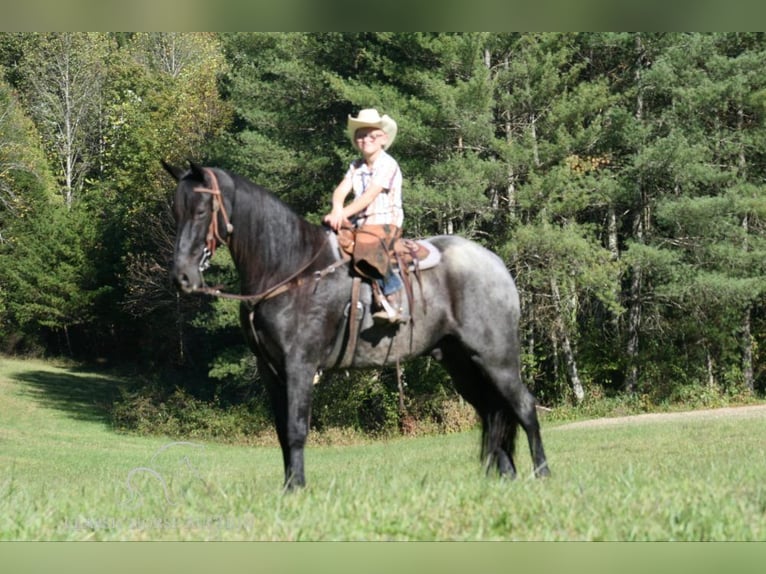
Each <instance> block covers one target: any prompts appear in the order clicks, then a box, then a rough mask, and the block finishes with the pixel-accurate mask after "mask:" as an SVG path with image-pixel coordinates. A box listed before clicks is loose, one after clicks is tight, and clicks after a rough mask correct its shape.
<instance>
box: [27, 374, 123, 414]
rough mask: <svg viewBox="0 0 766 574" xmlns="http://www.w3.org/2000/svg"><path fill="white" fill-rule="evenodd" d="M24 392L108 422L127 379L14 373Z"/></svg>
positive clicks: (43, 402)
mask: <svg viewBox="0 0 766 574" xmlns="http://www.w3.org/2000/svg"><path fill="white" fill-rule="evenodd" d="M12 378H13V379H15V380H16V381H18V382H20V383H22V389H21V393H22V394H23V395H24V396H27V397H29V398H31V399H32V400H34V401H36V402H37V403H39V404H41V405H43V406H45V407H48V408H53V409H57V410H60V411H62V412H64V413H66V414H67V415H69V416H71V417H73V418H75V419H78V420H84V421H90V422H98V423H104V424H108V423H109V421H110V416H109V413H110V410H111V408H112V404H113V403H114V401H115V400H116V399H117V397H118V396H119V388H120V386H122V385H124V382H122V381H120V380H119V379H115V378H110V377H104V376H99V375H94V374H92V373H80V372H77V371H76V370H72V371H69V372H51V371H26V372H23V373H17V374H15V375H13V377H12Z"/></svg>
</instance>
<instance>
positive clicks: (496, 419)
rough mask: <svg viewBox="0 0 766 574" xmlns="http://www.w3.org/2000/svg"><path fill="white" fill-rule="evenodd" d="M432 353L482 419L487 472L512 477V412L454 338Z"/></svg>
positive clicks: (513, 430)
mask: <svg viewBox="0 0 766 574" xmlns="http://www.w3.org/2000/svg"><path fill="white" fill-rule="evenodd" d="M432 354H433V355H434V357H436V358H437V359H438V360H439V361H440V362H441V363H442V364H443V365H444V368H445V369H446V370H447V372H448V373H449V374H450V376H451V377H452V382H453V384H454V385H455V389H456V390H457V391H458V392H459V393H460V394H461V396H462V397H463V398H464V399H465V400H466V401H468V402H469V403H470V404H471V405H472V406H473V407H474V408H475V409H476V412H477V413H478V415H479V418H480V419H481V423H482V440H481V459H482V463H483V464H484V467H485V469H486V471H487V473H489V472H490V471H491V470H492V468H494V467H496V468H497V471H498V472H499V473H500V475H501V476H507V477H510V478H515V476H516V467H515V465H514V463H513V453H514V442H515V437H516V429H517V426H518V422H517V421H516V419H515V417H513V416H512V413H510V414H511V416H510V417H509V411H508V409H507V407H505V405H504V404H503V403H504V401H503V399H502V398H501V397H499V396H498V395H497V391H496V390H495V389H494V388H493V386H492V385H491V384H490V383H489V381H488V380H487V377H486V375H485V373H483V372H482V370H481V369H480V368H479V367H478V365H477V364H476V363H475V362H474V361H472V360H471V354H470V352H469V351H468V349H466V348H465V347H464V346H463V345H462V344H461V343H460V342H458V341H457V339H455V338H452V337H447V338H445V339H444V340H442V341H441V344H440V345H439V347H438V348H437V349H436V350H435V351H434V352H433V353H432ZM498 407H499V408H498Z"/></svg>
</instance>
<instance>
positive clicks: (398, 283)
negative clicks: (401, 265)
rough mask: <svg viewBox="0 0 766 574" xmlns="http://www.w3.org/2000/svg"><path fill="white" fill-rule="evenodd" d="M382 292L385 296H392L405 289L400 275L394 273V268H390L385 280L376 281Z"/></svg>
mask: <svg viewBox="0 0 766 574" xmlns="http://www.w3.org/2000/svg"><path fill="white" fill-rule="evenodd" d="M376 281H377V282H378V285H379V286H380V290H381V291H382V292H383V295H392V294H393V293H396V292H397V291H399V289H401V288H402V287H403V285H404V284H403V283H402V280H401V279H400V278H399V274H398V273H396V272H394V270H393V268H389V270H388V274H387V275H386V276H385V277H383V279H376Z"/></svg>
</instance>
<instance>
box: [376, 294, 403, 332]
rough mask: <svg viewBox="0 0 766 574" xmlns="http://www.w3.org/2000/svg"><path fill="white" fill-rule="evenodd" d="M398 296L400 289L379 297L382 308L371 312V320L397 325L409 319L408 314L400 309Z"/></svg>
mask: <svg viewBox="0 0 766 574" xmlns="http://www.w3.org/2000/svg"><path fill="white" fill-rule="evenodd" d="M400 297H401V290H400V291H397V292H396V293H392V294H391V295H386V296H385V297H381V298H380V306H381V307H382V308H381V309H380V310H378V311H376V312H375V313H373V314H372V318H373V320H374V321H375V322H376V323H388V324H390V325H399V324H402V323H406V322H407V321H409V320H410V317H409V315H408V314H406V313H405V312H404V311H403V310H402V306H401V302H400Z"/></svg>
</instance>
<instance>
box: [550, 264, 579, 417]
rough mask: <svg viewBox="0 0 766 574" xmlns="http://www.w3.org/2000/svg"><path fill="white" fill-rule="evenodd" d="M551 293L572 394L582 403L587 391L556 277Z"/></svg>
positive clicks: (553, 278)
mask: <svg viewBox="0 0 766 574" xmlns="http://www.w3.org/2000/svg"><path fill="white" fill-rule="evenodd" d="M551 293H552V294H553V301H554V304H555V307H556V327H557V330H558V332H559V336H560V337H561V350H562V351H563V353H564V363H565V366H566V370H567V376H568V377H569V382H570V384H571V385H572V392H574V396H575V398H576V399H577V402H578V403H580V402H582V400H583V399H584V398H585V391H584V390H583V386H582V381H580V375H579V373H578V372H577V361H576V360H575V356H574V352H573V350H572V343H571V342H570V339H569V330H568V328H567V325H566V321H565V320H564V315H563V313H564V309H563V306H562V303H561V294H560V293H559V286H558V283H557V281H556V279H555V277H552V278H551Z"/></svg>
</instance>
